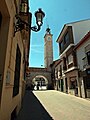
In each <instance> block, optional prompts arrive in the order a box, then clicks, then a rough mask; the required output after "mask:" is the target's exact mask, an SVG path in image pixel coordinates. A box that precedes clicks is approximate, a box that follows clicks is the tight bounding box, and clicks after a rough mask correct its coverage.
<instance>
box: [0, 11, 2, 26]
mask: <svg viewBox="0 0 90 120" xmlns="http://www.w3.org/2000/svg"><path fill="white" fill-rule="evenodd" d="M1 23H2V14H1V13H0V27H1Z"/></svg>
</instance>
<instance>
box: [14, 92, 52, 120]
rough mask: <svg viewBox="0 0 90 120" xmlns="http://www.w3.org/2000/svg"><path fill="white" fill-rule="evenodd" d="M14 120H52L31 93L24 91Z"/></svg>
mask: <svg viewBox="0 0 90 120" xmlns="http://www.w3.org/2000/svg"><path fill="white" fill-rule="evenodd" d="M16 120H53V119H52V118H51V116H50V115H49V113H48V112H47V111H46V110H45V108H44V107H43V106H42V105H41V103H40V102H39V100H38V99H37V98H36V97H35V95H34V94H33V93H32V91H26V93H25V96H24V99H23V104H22V108H21V110H20V112H19V114H18V116H17V119H16Z"/></svg>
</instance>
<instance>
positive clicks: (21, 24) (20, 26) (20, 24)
mask: <svg viewBox="0 0 90 120" xmlns="http://www.w3.org/2000/svg"><path fill="white" fill-rule="evenodd" d="M16 19H17V22H16V25H15V27H16V32H18V31H19V30H22V29H24V26H25V25H26V29H30V30H32V31H35V32H38V31H39V30H40V28H41V25H37V26H33V27H31V25H30V24H29V23H27V22H25V21H23V20H22V19H21V18H20V17H19V16H16Z"/></svg>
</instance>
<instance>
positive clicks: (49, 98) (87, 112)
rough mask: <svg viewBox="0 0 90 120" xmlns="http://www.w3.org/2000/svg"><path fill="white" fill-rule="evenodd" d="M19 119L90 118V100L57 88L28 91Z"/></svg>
mask: <svg viewBox="0 0 90 120" xmlns="http://www.w3.org/2000/svg"><path fill="white" fill-rule="evenodd" d="M17 120H90V101H89V100H86V99H83V98H79V97H75V96H72V95H68V94H65V93H61V92H59V91H55V90H49V91H47V90H46V91H33V92H31V91H26V94H25V97H24V100H23V106H22V109H21V111H20V113H19V115H18V118H17Z"/></svg>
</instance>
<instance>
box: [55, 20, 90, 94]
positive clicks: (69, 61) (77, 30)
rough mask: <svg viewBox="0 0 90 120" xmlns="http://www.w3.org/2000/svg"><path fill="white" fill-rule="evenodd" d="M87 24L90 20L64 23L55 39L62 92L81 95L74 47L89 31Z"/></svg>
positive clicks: (89, 27)
mask: <svg viewBox="0 0 90 120" xmlns="http://www.w3.org/2000/svg"><path fill="white" fill-rule="evenodd" d="M88 24H90V20H83V21H79V22H73V23H69V24H65V25H64V27H63V29H62V31H61V33H60V35H59V37H58V39H57V42H58V44H59V53H60V59H61V60H62V67H61V75H62V80H63V84H64V92H66V93H69V94H73V95H76V96H81V89H80V82H79V79H78V66H77V58H76V51H75V50H74V47H75V45H77V44H78V42H79V41H80V40H81V38H83V37H84V35H85V34H86V33H87V32H88V31H89V29H90V26H89V25H88Z"/></svg>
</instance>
